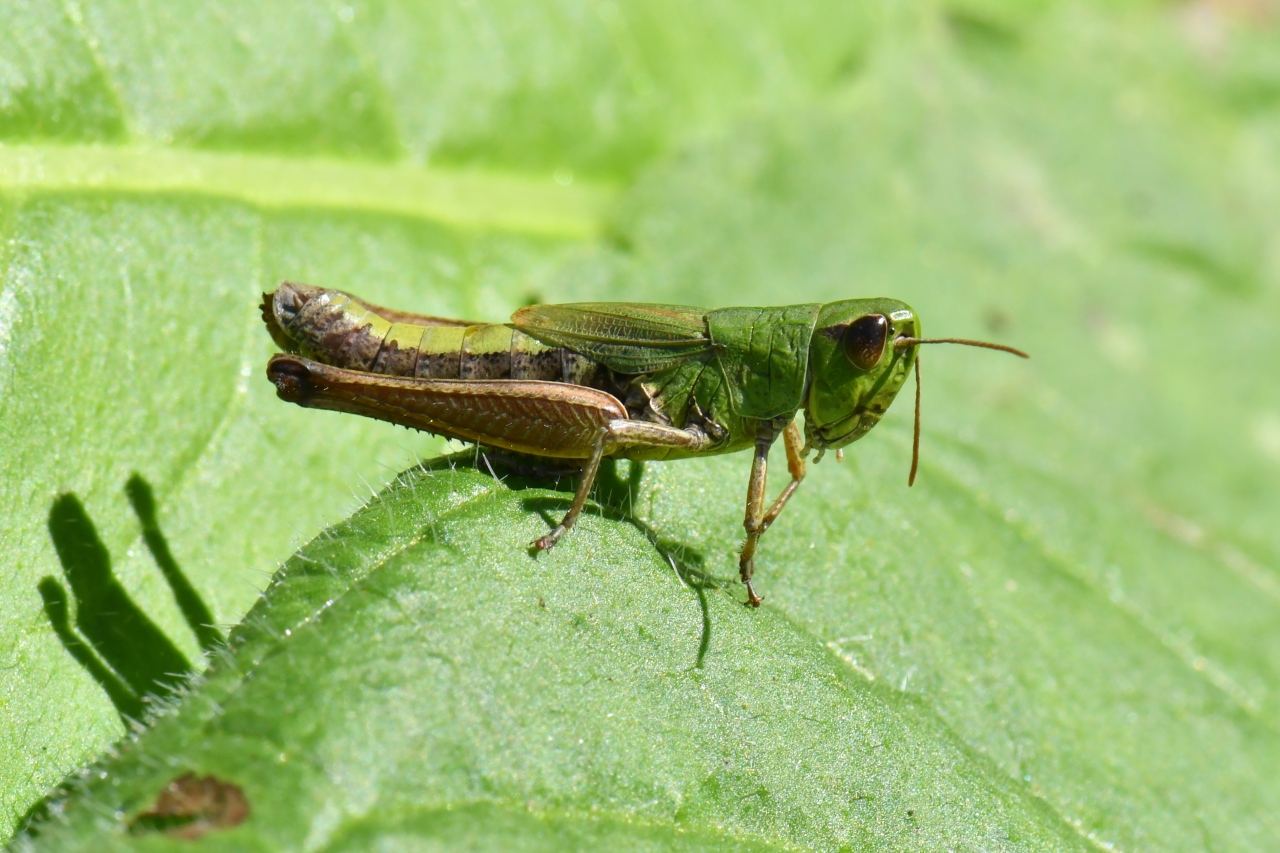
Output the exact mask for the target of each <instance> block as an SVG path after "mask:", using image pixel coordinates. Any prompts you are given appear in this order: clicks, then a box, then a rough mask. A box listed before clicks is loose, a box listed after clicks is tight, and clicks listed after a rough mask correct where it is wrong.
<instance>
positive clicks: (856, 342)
mask: <svg viewBox="0 0 1280 853" xmlns="http://www.w3.org/2000/svg"><path fill="white" fill-rule="evenodd" d="M888 339H889V318H887V317H885V316H884V315H883V314H868V315H867V316H865V317H859V318H858V319H856V320H854V321H853V322H852V323H850V324H849V325H848V326H846V327H845V330H844V335H843V337H842V338H841V343H842V344H843V345H844V354H845V355H847V356H848V357H849V361H852V362H853V366H854V367H856V368H858V369H859V370H870V369H871V368H873V367H875V366H876V365H877V364H879V363H880V356H881V355H883V354H884V345H885V341H887V340H888Z"/></svg>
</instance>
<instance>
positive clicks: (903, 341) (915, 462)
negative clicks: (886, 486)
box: [893, 335, 1031, 487]
mask: <svg viewBox="0 0 1280 853" xmlns="http://www.w3.org/2000/svg"><path fill="white" fill-rule="evenodd" d="M917 344H962V345H963V346H967V347H982V348H983V349H994V350H999V351H1000V352H1007V353H1012V354H1013V355H1016V356H1018V357H1019V358H1031V356H1029V355H1027V354H1026V353H1025V352H1023V351H1022V350H1020V349H1014V348H1013V347H1007V346H1005V345H1004V344H993V343H991V342H989V341H972V340H969V339H968V338H909V337H906V336H905V335H904V336H903V337H900V338H895V339H894V341H893V348H894V349H895V350H904V349H906V348H907V347H913V346H916V345H917ZM919 467H920V354H919V353H916V424H915V431H914V433H913V434H912V436H911V474H910V475H908V477H907V486H908V487H910V486H914V485H915V483H916V471H917V470H918V469H919Z"/></svg>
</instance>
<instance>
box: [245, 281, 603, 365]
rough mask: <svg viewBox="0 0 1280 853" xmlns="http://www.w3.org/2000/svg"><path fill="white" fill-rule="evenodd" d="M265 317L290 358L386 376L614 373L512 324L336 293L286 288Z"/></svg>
mask: <svg viewBox="0 0 1280 853" xmlns="http://www.w3.org/2000/svg"><path fill="white" fill-rule="evenodd" d="M262 315H263V319H264V320H265V321H266V324H267V327H268V329H269V330H270V331H271V336H272V337H273V338H274V339H275V341H276V343H278V344H279V345H280V346H281V347H282V348H283V349H285V350H286V351H288V352H292V353H297V354H299V355H304V356H306V357H308V358H312V359H314V360H316V361H319V362H321V363H324V364H329V365H332V366H334V367H343V368H346V369H348V370H360V371H364V372H366V373H377V374H382V375H385V376H415V377H420V378H426V379H524V380H531V381H542V382H567V383H571V384H574V385H586V386H588V387H599V386H600V385H602V384H604V380H606V379H607V377H606V374H607V373H608V371H607V370H605V369H604V368H603V367H602V366H601V365H600V364H598V363H597V362H595V361H593V360H592V359H590V358H587V357H586V356H583V355H580V354H578V353H576V352H574V351H572V350H569V349H566V348H564V347H550V346H546V345H545V344H542V343H540V342H538V341H537V340H535V339H534V338H531V337H529V336H528V335H526V334H524V333H523V332H521V331H519V330H517V329H515V328H514V327H513V326H510V325H507V324H505V323H466V322H465V321H459V320H448V319H443V318H438V317H426V316H419V315H414V314H405V313H403V312H398V311H388V310H387V309H383V308H379V307H378V306H375V305H370V304H368V303H366V302H363V301H361V300H359V299H357V298H355V297H354V296H350V295H348V294H345V293H342V292H340V291H336V290H326V289H323V288H318V287H311V286H309V285H303V284H289V283H285V284H282V285H281V286H280V287H279V288H278V289H277V290H276V292H275V293H272V294H269V295H267V296H266V297H264V301H263V305H262Z"/></svg>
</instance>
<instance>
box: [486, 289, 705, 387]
mask: <svg viewBox="0 0 1280 853" xmlns="http://www.w3.org/2000/svg"><path fill="white" fill-rule="evenodd" d="M511 322H512V324H513V325H515V327H516V328H517V329H519V330H520V331H522V332H524V333H525V334H526V335H529V336H530V337H533V338H537V339H538V340H540V341H542V342H543V343H544V344H549V345H552V346H561V347H568V348H569V349H571V350H573V351H574V352H579V353H582V354H583V355H585V356H588V357H589V358H593V359H595V360H596V361H598V362H600V363H601V364H603V365H604V366H605V367H608V368H609V369H610V370H614V371H617V372H618V373H628V374H636V373H652V372H653V371H655V370H661V369H662V368H664V367H670V366H671V365H673V364H676V363H677V362H679V361H682V360H683V359H686V358H689V357H690V356H696V355H699V354H701V353H705V352H708V351H710V349H711V339H710V338H709V337H708V335H707V312H706V311H705V310H703V309H701V308H689V307H686V306H683V305H644V304H638V303H631V302H579V303H574V304H570V305H530V306H529V307H527V308H521V309H520V310H519V311H517V312H516V313H515V314H513V315H512V316H511Z"/></svg>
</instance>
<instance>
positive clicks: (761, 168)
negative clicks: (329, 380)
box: [0, 0, 1280, 851]
mask: <svg viewBox="0 0 1280 853" xmlns="http://www.w3.org/2000/svg"><path fill="white" fill-rule="evenodd" d="M853 5H854V4H837V3H816V2H815V3H813V4H812V5H811V6H809V7H807V8H797V7H795V6H794V4H763V3H761V4H756V6H754V7H753V6H747V5H745V4H733V5H732V6H724V7H720V6H715V7H712V6H703V5H699V6H695V7H689V6H688V5H687V4H674V3H652V4H650V3H646V4H630V5H627V6H626V7H625V8H623V7H619V8H617V9H615V8H614V7H611V6H603V7H599V6H587V5H585V4H582V5H580V4H576V3H563V4H557V5H555V6H554V7H532V6H529V5H527V4H514V3H513V4H509V5H504V6H496V5H495V6H488V7H486V8H485V9H484V10H483V11H480V10H477V9H474V8H472V7H470V6H467V7H465V8H464V7H462V6H459V7H457V8H453V7H450V8H448V9H441V8H438V7H425V6H424V7H417V6H410V4H407V3H396V2H388V3H358V4H352V5H350V6H347V5H342V6H329V5H320V4H314V3H303V2H297V3H288V4H258V5H257V6H253V5H250V4H242V5H233V6H227V5H226V4H220V5H218V6H216V7H215V6H210V7H205V8H201V9H187V8H186V7H185V6H183V7H178V6H172V5H164V4H159V3H155V4H150V5H146V6H142V7H137V6H131V7H129V8H124V7H122V6H120V7H118V6H117V5H115V4H112V3H72V4H53V3H51V2H49V3H42V2H29V3H23V4H14V5H11V6H10V7H7V8H6V9H5V10H4V11H3V12H0V24H3V25H2V26H0V69H3V73H0V138H2V139H3V141H4V145H0V237H3V242H2V243H0V263H2V265H3V278H2V279H0V433H2V434H3V435H4V440H3V443H2V444H0V502H2V506H0V511H2V512H3V514H4V518H5V519H6V524H5V526H4V528H3V529H2V530H0V553H3V554H4V556H5V558H6V560H7V561H8V564H9V565H11V566H12V567H13V568H12V569H11V571H9V572H8V573H6V574H5V576H4V580H3V581H0V596H2V597H3V598H2V600H3V602H4V603H5V605H6V606H5V607H4V608H0V666H3V667H4V671H5V673H6V677H5V678H4V679H2V680H0V703H2V704H0V708H2V709H3V711H2V712H0V726H3V731H0V791H2V792H3V797H4V800H3V802H4V808H5V811H4V813H3V815H4V816H3V817H2V818H0V820H3V821H4V822H5V823H3V826H5V827H9V828H14V827H16V826H17V825H18V822H19V821H20V819H21V817H22V816H23V815H24V814H26V813H28V811H29V810H30V809H32V808H33V807H35V806H36V804H37V803H38V802H39V798H40V796H41V794H42V793H43V792H44V791H45V790H47V789H48V788H49V787H50V786H51V785H53V784H54V783H55V782H56V781H57V780H58V779H59V778H61V777H62V776H63V774H65V773H67V772H70V771H72V770H73V769H74V768H76V767H79V766H82V765H85V764H86V763H87V764H88V766H89V769H88V770H86V771H84V772H83V773H81V774H79V775H74V776H73V777H72V779H71V780H70V781H69V782H68V791H69V793H68V794H67V795H66V796H65V797H61V798H57V799H55V800H54V801H52V803H51V804H49V805H48V807H49V808H50V809H51V810H52V817H51V819H50V820H46V821H44V822H42V823H40V824H39V834H38V835H35V836H31V837H26V838H24V839H23V840H22V841H21V842H20V843H21V844H22V845H24V846H27V847H30V848H33V849H73V848H84V849H95V850H96V849H102V848H103V847H104V846H115V847H117V848H120V849H133V848H135V847H136V848H145V849H166V848H168V847H174V848H180V849H186V848H188V847H190V846H191V842H190V841H188V840H186V839H183V838H178V837H173V836H172V835H171V834H172V833H178V834H181V833H186V834H188V835H198V836H199V846H201V847H209V848H219V849H236V850H241V849H264V850H265V849H273V850H274V849H334V850H339V849H367V848H369V847H373V846H376V845H378V844H385V845H389V846H398V847H409V848H410V849H413V847H414V846H415V845H416V846H417V847H421V848H423V849H433V846H434V847H441V846H459V845H463V844H471V845H473V846H475V847H482V846H492V847H501V848H513V849H518V847H519V845H523V846H524V847H525V848H528V849H541V848H555V849H563V848H564V847H573V846H577V847H579V848H598V847H615V846H632V847H637V848H642V849H657V850H664V849H686V848H687V849H800V848H806V849H808V848H812V849H831V850H839V849H849V850H862V849H865V850H873V849H875V850H878V849H903V850H908V849H910V850H917V849H936V850H944V849H972V850H978V849H986V850H991V849H1000V850H1037V851H1038V850H1068V849H1071V850H1075V849H1080V850H1097V849H1120V850H1138V849H1160V850H1175V851H1180V850H1188V851H1198V850H1215V851H1220V850H1241V851H1246V850H1257V849H1266V848H1267V847H1268V845H1269V844H1270V843H1271V842H1272V839H1274V838H1275V837H1277V835H1280V826H1277V818H1276V815H1278V814H1280V785H1278V783H1277V778H1276V774H1275V773H1274V769H1273V768H1274V767H1275V766H1276V765H1277V764H1278V763H1280V740H1278V737H1280V734H1278V731H1277V729H1278V726H1280V711H1278V710H1277V708H1278V706H1277V691H1278V690H1280V627H1278V626H1280V620H1278V619H1277V616H1278V615H1280V573H1278V571H1277V566H1278V565H1280V538H1278V535H1277V530H1276V528H1275V525H1274V518H1275V516H1276V512H1277V511H1278V510H1280V485H1278V483H1280V476H1278V475H1280V438H1277V437H1278V436H1280V387H1278V386H1277V385H1276V384H1275V382H1274V381H1273V377H1272V375H1271V374H1272V372H1273V370H1272V365H1275V364H1277V363H1280V344H1277V340H1278V338H1277V335H1276V334H1275V331H1276V319H1275V318H1276V317H1277V316H1280V270H1278V269H1277V266H1276V263H1275V258H1276V257H1277V248H1276V240H1277V238H1276V234H1275V229H1274V221H1273V220H1274V211H1275V210H1276V209H1278V208H1280V204H1277V202H1278V201H1280V166H1277V163H1280V117H1278V116H1280V114H1278V113H1277V111H1276V108H1275V107H1276V100H1275V98H1274V92H1275V91H1277V90H1278V89H1280V87H1278V86H1277V80H1280V72H1277V69H1276V67H1275V65H1274V61H1273V59H1274V57H1275V56H1276V55H1280V52H1278V51H1277V50H1276V46H1277V41H1278V40H1280V35H1277V31H1276V29H1275V27H1274V24H1268V23H1267V21H1266V19H1265V18H1259V19H1257V20H1252V19H1241V18H1238V17H1232V15H1233V14H1248V13H1247V12H1235V13H1233V12H1231V11H1230V10H1229V9H1228V8H1227V7H1225V6H1220V5H1217V4H1202V5H1192V6H1190V7H1186V8H1183V9H1181V10H1180V11H1172V10H1169V9H1166V8H1163V7H1153V6H1150V5H1149V4H1122V5H1115V4H1112V5H1109V6H1106V7H1102V6H1098V5H1096V4H1086V3H1079V4H1072V3H1065V2H1044V3H1038V4H1022V5H1020V6H1019V7H1018V9H1017V10H1012V9H1009V8H1006V4H1001V3H995V2H987V0H965V2H962V3H956V4H950V5H947V6H945V7H943V6H940V5H937V4H932V3H918V4H912V5H911V6H910V7H903V6H894V7H893V8H889V7H888V6H886V7H885V9H884V10H883V13H882V14H879V15H874V16H873V15H868V14H867V13H866V12H865V11H861V12H860V11H857V10H853V9H851V7H853ZM1232 8H1234V7H1232ZM179 9H181V11H179ZM873 17H874V18H875V21H874V25H872V23H871V21H872V18H873ZM281 278H290V279H294V280H303V281H312V282H314V283H319V284H325V285H328V286H334V287H340V288H345V289H349V290H351V291H353V292H355V293H358V294H360V295H362V296H364V297H367V298H368V299H370V300H371V301H373V302H376V303H378V304H384V305H392V306H396V307H403V308H406V309H409V310H418V311H424V312H427V313H432V314H458V315H461V316H476V317H479V318H484V319H495V320H496V319H503V318H505V317H507V316H509V314H510V313H511V311H512V310H513V309H514V308H516V307H517V306H518V305H520V304H529V303H533V302H543V303H556V302H571V301H596V302H599V301H606V300H608V301H637V302H663V301H665V302H670V303H674V304H696V305H706V306H727V305H734V304H749V305H767V304H785V303H796V302H818V301H824V300H833V299H839V298H847V297H850V296H873V295H879V294H885V295H892V296H896V297H899V298H902V299H905V300H906V301H908V302H910V303H911V304H912V305H913V306H914V307H915V308H916V309H917V310H918V312H919V314H920V316H921V317H922V319H923V325H924V331H925V333H926V334H938V335H943V334H946V335H968V336H975V337H993V338H995V339H998V340H1000V341H1003V342H1008V343H1011V344H1016V345H1021V346H1024V347H1025V348H1027V349H1029V350H1031V352H1032V354H1033V361H1032V362H1031V363H1029V364H1021V363H1015V362H1014V360H1012V359H1010V360H1007V361H1005V360H1002V359H1001V358H1000V357H999V356H995V355H992V354H989V353H980V352H976V351H966V350H959V349H951V350H949V349H947V348H942V347H937V348H933V349H930V350H929V351H928V352H926V353H925V359H924V360H925V361H927V362H928V363H927V364H925V365H924V372H925V377H924V380H925V388H924V392H925V396H924V418H925V421H924V422H925V435H924V448H923V454H924V455H923V462H922V468H921V477H920V480H919V481H918V482H917V485H916V487H915V489H913V490H910V491H908V490H907V489H906V488H905V484H904V483H905V478H906V470H907V460H908V455H909V443H910V430H909V421H910V418H909V413H907V412H906V411H898V410H897V409H895V411H894V412H891V413H890V415H889V417H888V418H886V420H885V421H884V423H883V424H882V425H881V426H880V427H879V428H878V429H877V430H875V431H874V432H873V433H872V434H871V436H870V437H869V438H868V439H867V440H866V441H864V442H862V443H860V444H858V445H855V446H853V447H852V448H850V453H849V456H848V459H847V460H846V462H845V465H844V467H843V468H841V467H837V466H835V465H834V464H832V463H831V462H830V461H828V462H824V464H822V465H821V466H817V467H816V468H814V469H812V470H811V473H810V477H809V478H808V480H807V481H806V482H805V483H804V485H803V486H802V487H801V489H800V492H799V493H798V495H797V497H796V498H795V500H794V501H793V502H792V503H791V505H790V506H789V507H788V509H787V511H786V513H785V514H784V515H783V517H782V518H781V519H780V521H779V522H778V524H777V525H775V526H774V528H772V529H771V530H770V531H769V533H768V535H767V536H766V537H765V538H764V540H763V546H762V552H761V555H760V558H759V570H758V572H759V573H758V578H759V582H760V589H761V590H762V591H763V592H764V593H765V594H766V596H767V601H766V605H765V607H764V608H763V609H762V610H760V611H758V612H751V611H748V610H746V609H745V608H742V607H740V606H739V604H738V603H737V602H738V599H737V598H735V597H734V596H735V595H740V590H739V589H738V588H737V587H735V585H734V584H733V575H734V572H733V567H734V560H735V553H736V549H737V547H738V545H739V543H740V535H741V527H740V525H741V502H742V489H744V488H745V481H746V475H747V460H746V459H745V457H723V458H717V459H712V460H706V461H695V462H684V463H673V464H668V465H661V464H651V465H647V466H644V467H643V468H641V467H639V466H635V467H633V466H628V465H625V464H624V465H620V466H619V469H618V471H617V472H616V473H615V474H614V475H612V476H611V478H609V479H608V480H607V481H606V482H605V483H604V484H602V487H601V489H600V490H599V492H598V495H597V497H598V498H599V499H600V501H601V502H602V503H603V504H604V505H605V507H606V508H605V509H604V510H603V511H601V512H600V513H598V514H590V515H589V516H588V517H587V518H586V519H585V520H584V522H583V526H582V528H581V529H579V530H575V531H574V533H573V534H572V535H571V536H569V537H567V538H566V539H565V540H564V541H563V542H562V543H561V545H560V546H558V547H557V549H556V550H555V551H553V552H551V553H550V554H547V555H542V556H540V557H537V558H535V557H533V556H531V555H530V554H528V553H527V552H526V551H525V550H524V545H525V543H527V542H529V541H530V540H531V539H533V538H534V537H535V536H537V535H539V534H540V533H541V532H543V531H545V530H546V529H547V525H548V523H551V522H553V521H554V519H555V516H556V515H557V514H558V513H560V512H561V511H563V509H564V507H565V501H566V496H567V492H566V491H565V489H567V487H568V486H569V485H570V484H569V483H567V482H566V483H562V484H560V487H559V488H558V489H556V488H552V484H551V483H546V482H542V481H537V482H525V481H515V480H507V481H505V482H498V481H496V480H495V479H494V478H493V477H491V476H489V473H488V470H487V468H486V467H485V464H484V462H483V461H481V463H480V464H479V465H478V466H477V467H475V468H473V467H470V466H464V467H463V468H462V469H460V470H456V471H452V470H448V469H445V468H439V467H429V469H428V470H420V469H414V468H412V467H411V466H412V465H413V463H414V460H415V458H416V457H418V456H429V455H431V454H433V453H434V452H436V451H437V450H438V449H439V445H438V444H437V443H435V442H433V441H432V440H430V439H426V438H424V437H419V436H416V435H412V434H409V433H404V432H393V431H392V430H391V429H390V428H388V427H385V426H384V425H380V424H373V423H364V422H360V421H358V420H356V419H354V418H345V417H342V416H338V415H332V414H329V413H317V412H306V411H300V410H295V409H293V408H291V407H288V406H285V405H284V404H282V403H279V402H278V401H276V400H275V399H274V398H273V396H272V394H271V388H270V386H269V385H268V384H267V383H266V381H265V380H264V379H262V378H261V377H260V375H259V373H260V371H261V369H262V365H263V364H264V362H265V358H266V355H267V353H268V352H269V351H270V342H269V340H268V338H267V336H266V334H265V332H263V331H262V329H261V328H260V325H259V321H258V319H257V318H256V316H255V313H256V304H257V301H258V298H257V296H258V293H260V292H261V291H262V290H265V289H270V288H271V287H272V286H273V285H274V283H275V281H276V280H278V279H281ZM780 468H781V466H780V465H777V466H776V468H775V470H777V469H780ZM405 469H410V470H409V471H408V473H406V474H404V475H402V476H400V477H399V478H398V479H396V480H395V482H394V483H393V484H392V485H391V486H390V487H389V488H388V489H387V490H386V491H385V492H384V493H383V494H381V495H380V496H379V497H377V498H376V499H373V500H371V501H369V502H368V503H367V504H366V505H364V506H363V507H362V508H360V509H359V510H357V511H356V513H355V514H354V515H352V516H351V517H350V518H349V519H348V520H347V521H344V522H340V523H337V524H336V525H335V524H334V523H335V520H336V519H339V518H340V517H342V516H343V515H345V514H346V513H347V511H348V510H349V509H350V507H351V505H353V504H356V503H358V502H360V501H361V500H364V498H353V497H352V493H353V492H360V493H364V494H368V492H367V491H366V490H367V489H371V490H373V491H377V490H379V489H380V488H381V486H382V484H384V483H387V482H388V481H391V480H392V479H393V478H395V477H396V475H397V474H398V473H399V472H400V471H402V470H405ZM495 470H498V469H496V468H495ZM498 473H501V471H500V470H498ZM778 479H779V478H778V477H776V476H775V478H774V488H777V487H778V485H779V484H778V483H777V480H778ZM331 525H332V526H331ZM322 528H327V530H326V532H325V533H323V534H322V535H321V536H320V537H319V538H317V539H314V541H312V542H311V543H310V544H309V545H306V546H305V547H304V548H303V549H302V551H300V552H299V553H298V555H297V556H295V557H294V558H292V559H291V560H289V561H288V563H287V564H286V565H285V567H284V568H283V569H282V570H281V571H280V573H279V574H278V575H276V576H275V579H274V581H272V582H271V583H270V584H268V579H269V576H270V573H271V572H272V571H273V569H274V568H275V566H276V563H277V561H283V560H285V559H286V557H287V555H288V554H289V553H290V552H291V551H292V550H293V549H294V548H295V546H296V545H297V544H298V543H299V542H301V541H304V540H309V539H312V537H313V535H314V534H315V532H316V531H318V530H321V529H322ZM263 587H265V593H264V594H263V596H262V597H261V598H258V593H259V590H260V589H262V588H263ZM255 602H256V603H255ZM251 607H252V609H250V608H251ZM246 612H247V613H248V616H247V617H244V614H245V613H246ZM202 614H204V615H202ZM210 616H211V617H212V619H213V621H216V622H218V623H219V628H218V630H219V632H220V633H222V632H228V631H229V633H230V636H231V646H230V649H229V651H226V652H222V653H219V654H218V655H217V656H215V658H214V659H213V663H212V666H211V667H210V669H209V672H208V675H207V679H205V680H202V681H197V682H195V683H194V684H193V685H192V686H191V687H190V688H189V690H183V691H178V692H174V686H173V682H174V673H172V672H171V670H172V669H173V668H174V667H180V666H182V665H183V663H184V662H185V663H186V664H189V665H191V666H192V667H194V668H195V669H197V670H198V669H200V668H201V667H202V666H204V662H203V658H202V650H203V649H205V648H210V647H212V646H213V645H214V643H215V642H216V639H217V638H216V637H215V636H213V634H212V632H210V631H209V630H208V629H207V628H199V630H196V629H193V627H192V626H196V627H197V628H198V626H200V624H201V623H202V621H206V620H208V619H209V618H210ZM242 617H243V619H242ZM233 624H235V627H234V628H233V627H231V626H232V625H233ZM149 692H150V694H151V696H148V693H149ZM148 706H155V707H159V708H161V709H163V710H164V713H163V714H161V715H160V716H159V718H158V719H157V720H156V721H155V722H154V725H151V726H149V727H147V728H145V730H143V731H141V732H140V733H139V734H138V736H137V738H136V739H133V740H127V741H124V742H123V743H121V744H120V745H118V746H117V747H114V748H113V747H111V744H112V742H113V741H115V740H116V739H117V738H118V737H119V735H120V734H121V733H122V732H123V731H126V727H125V725H124V724H123V723H122V722H121V719H122V716H124V717H128V716H134V715H136V714H139V713H145V709H146V708H147V707H148ZM95 757H96V758H95Z"/></svg>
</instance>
